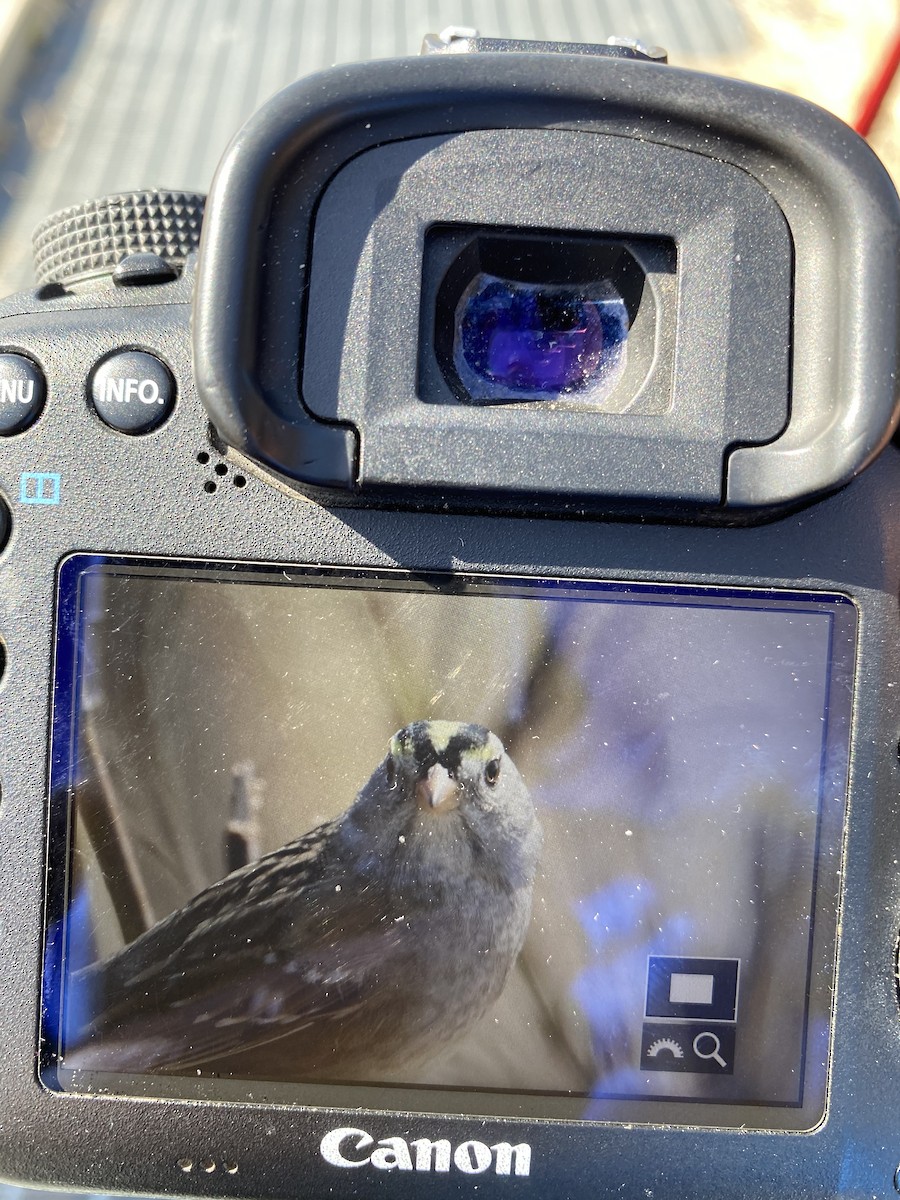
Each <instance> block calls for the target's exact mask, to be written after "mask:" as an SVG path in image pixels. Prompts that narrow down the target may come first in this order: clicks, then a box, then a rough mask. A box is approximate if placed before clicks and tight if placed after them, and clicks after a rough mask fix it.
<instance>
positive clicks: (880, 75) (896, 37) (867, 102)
mask: <svg viewBox="0 0 900 1200" xmlns="http://www.w3.org/2000/svg"><path fill="white" fill-rule="evenodd" d="M898 68H900V26H898V28H897V29H896V30H895V31H894V34H893V36H892V38H891V40H890V42H889V43H888V47H887V53H886V54H885V56H884V60H883V62H882V64H881V66H880V67H879V69H878V72H877V74H876V75H875V76H874V77H873V78H872V79H870V80H869V82H868V83H867V84H866V87H865V90H864V91H863V94H862V99H861V101H860V106H859V112H858V114H857V117H856V120H855V121H854V122H853V128H854V129H855V130H856V132H857V133H859V134H861V135H862V136H863V137H867V136H868V133H869V130H870V129H871V128H872V125H873V123H874V121H875V118H876V117H877V116H878V113H879V111H880V109H881V105H882V103H883V101H884V98H885V96H886V95H887V93H888V89H889V88H890V86H891V84H892V83H893V82H894V76H895V75H896V74H897V70H898Z"/></svg>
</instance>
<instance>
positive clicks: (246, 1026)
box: [66, 826, 405, 1070]
mask: <svg viewBox="0 0 900 1200" xmlns="http://www.w3.org/2000/svg"><path fill="white" fill-rule="evenodd" d="M334 828H335V827H334V826H324V827H322V828H321V829H318V830H314V831H313V832H312V833H310V834H308V835H307V836H306V837H305V838H302V839H300V841H299V842H294V843H292V844H291V845H289V846H286V847H284V848H283V849H282V850H279V851H276V852H275V853H274V854H270V855H267V856H266V857H265V858H263V859H260V860H258V861H257V862H256V863H253V864H251V865H250V866H248V867H245V868H242V869H241V870H240V871H236V872H234V873H233V874H232V875H229V876H227V877H226V878H225V879H223V880H221V881H220V882H219V883H218V884H216V885H214V886H213V887H212V888H209V889H207V890H206V891H205V892H203V893H201V894H200V895H199V896H198V897H196V898H195V899H194V900H193V901H191V902H190V903H189V904H187V905H186V906H185V907H184V908H182V909H180V910H178V912H176V913H174V914H173V915H172V916H171V917H169V918H167V919H166V920H165V921H162V922H160V924H159V925H157V926H154V927H153V928H152V929H150V930H148V931H147V933H146V934H144V935H142V936H141V937H140V938H138V939H136V941H135V942H133V943H131V945H130V946H127V947H125V948H124V949H123V950H122V951H121V952H120V953H119V954H117V955H115V956H113V957H112V958H111V959H108V960H106V961H104V962H102V963H97V964H94V965H93V966H92V967H90V968H88V969H86V970H85V971H84V972H81V973H79V974H80V978H79V977H78V976H76V978H75V980H74V982H73V988H74V990H75V991H76V992H80V995H79V996H78V999H77V1002H76V1003H75V1004H74V1005H73V1007H74V1008H75V1009H76V1010H80V1011H83V1012H86V1013H87V1014H88V1016H87V1019H86V1021H85V1022H84V1024H83V1025H82V1026H81V1028H80V1029H78V1030H76V1031H73V1033H72V1035H71V1036H70V1037H68V1038H67V1042H68V1046H69V1047H72V1049H71V1050H69V1049H68V1048H67V1052H66V1059H67V1063H69V1065H79V1064H76V1062H75V1060H76V1059H81V1060H85V1061H84V1062H83V1063H82V1064H81V1065H85V1066H88V1065H90V1066H92V1067H93V1069H96V1070H102V1069H108V1070H140V1069H145V1070H146V1069H150V1070H153V1069H156V1070H177V1069H179V1068H180V1067H183V1066H191V1065H193V1064H194V1063H196V1062H202V1061H209V1060H210V1059H211V1058H215V1057H217V1056H220V1055H222V1054H224V1053H230V1052H234V1051H235V1050H244V1049H250V1048H252V1047H253V1046H254V1045H261V1044H264V1043H267V1042H271V1041H272V1040H274V1039H277V1038H280V1037H284V1036H286V1035H287V1034H289V1033H293V1032H297V1031H298V1030H300V1029H302V1028H304V1027H312V1026H315V1025H317V1024H319V1023H321V1022H323V1021H328V1022H331V1021H340V1020H342V1019H344V1018H345V1017H346V1016H347V1015H349V1013H350V1012H352V1011H355V1009H356V1007H357V1006H358V1005H359V1004H360V1003H361V1002H362V1000H363V998H364V997H368V998H371V996H372V995H373V993H376V992H378V991H379V989H381V988H383V987H390V986H393V985H392V984H391V982H390V980H389V979H386V978H385V977H384V974H383V973H382V975H381V976H380V975H379V970H380V968H382V967H383V966H384V963H385V960H386V958H388V957H390V956H391V953H392V950H394V949H395V948H396V947H397V946H398V945H399V944H400V941H399V939H400V933H401V928H402V923H401V921H399V920H398V918H402V917H404V915H405V914H400V913H394V912H392V911H391V909H390V901H389V898H388V897H387V895H386V893H385V891H384V889H383V888H381V887H380V886H378V885H375V884H371V885H367V884H366V883H365V882H364V881H363V882H361V881H360V880H358V879H357V880H349V879H347V878H345V876H344V873H343V870H342V868H341V866H340V863H339V861H338V859H337V856H336V855H334V854H333V853H331V852H330V850H329V847H330V839H331V836H332V835H333V832H334ZM391 975H392V978H393V979H394V982H396V978H395V975H393V973H391ZM142 1046H145V1047H146V1049H144V1050H142V1049H141V1047H142ZM104 1047H106V1049H105V1050H104ZM147 1053H149V1054H150V1058H151V1059H152V1061H149V1060H148V1059H147V1058H146V1054H147ZM107 1059H109V1060H111V1061H112V1060H114V1061H115V1064H116V1065H102V1063H103V1062H105V1060H107ZM138 1060H141V1061H142V1065H138Z"/></svg>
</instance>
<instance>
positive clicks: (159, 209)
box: [33, 189, 206, 286]
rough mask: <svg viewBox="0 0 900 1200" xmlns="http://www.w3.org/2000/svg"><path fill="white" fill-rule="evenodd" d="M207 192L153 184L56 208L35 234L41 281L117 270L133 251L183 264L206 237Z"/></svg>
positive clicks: (67, 279)
mask: <svg viewBox="0 0 900 1200" xmlns="http://www.w3.org/2000/svg"><path fill="white" fill-rule="evenodd" d="M205 202H206V197H205V196H202V195H198V194H197V193H195V192H173V191H164V190H156V189H152V190H148V191H141V192H123V193H121V194H119V195H115V196H104V197H103V198H102V199H100V200H89V201H88V202H87V203H85V204H75V205H72V206H71V207H70V208H63V209H60V210H59V212H55V213H51V215H50V216H49V217H47V218H46V219H45V220H43V221H42V222H41V223H40V225H39V226H38V227H37V229H36V230H35V231H34V235H33V246H34V271H35V278H36V280H37V283H38V285H39V286H41V285H43V284H47V283H72V282H75V281H76V280H79V279H86V278H90V277H91V276H93V275H103V274H109V273H111V272H112V271H113V270H114V269H115V267H116V266H117V265H118V264H119V263H120V262H121V260H122V259H123V258H125V257H126V256H127V255H129V254H148V253H149V254H155V255H157V256H158V257H159V258H161V259H163V260H165V261H166V262H169V263H172V264H173V265H181V264H182V263H183V262H184V260H185V258H186V257H187V255H188V254H189V253H190V252H191V251H192V250H195V249H196V248H197V246H198V244H199V242H200V226H201V224H202V221H203V206H204V204H205Z"/></svg>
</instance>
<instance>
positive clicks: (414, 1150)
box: [319, 1128, 531, 1175]
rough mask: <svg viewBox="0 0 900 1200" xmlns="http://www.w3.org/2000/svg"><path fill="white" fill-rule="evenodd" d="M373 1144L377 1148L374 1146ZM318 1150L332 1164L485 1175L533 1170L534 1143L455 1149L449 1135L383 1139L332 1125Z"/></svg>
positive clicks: (464, 1145) (471, 1143) (465, 1145)
mask: <svg viewBox="0 0 900 1200" xmlns="http://www.w3.org/2000/svg"><path fill="white" fill-rule="evenodd" d="M373 1147H374V1148H373ZM319 1152H320V1153H321V1155H322V1157H323V1158H324V1159H325V1161H326V1162H327V1163H330V1164H331V1165H332V1166H333V1167H374V1168H375V1169H376V1170H377V1171H423V1172H424V1171H442V1172H446V1171H450V1170H451V1169H455V1170H457V1171H462V1173H463V1174H464V1175H483V1174H484V1173H485V1172H486V1171H490V1170H491V1168H493V1171H494V1174H495V1175H528V1174H530V1172H531V1147H530V1146H529V1145H528V1143H527V1142H520V1143H519V1145H518V1146H512V1145H510V1143H509V1142H498V1143H497V1144H496V1145H495V1146H486V1145H485V1143H484V1142H474V1141H469V1142H460V1144H459V1145H458V1146H457V1147H456V1148H455V1149H454V1148H453V1147H452V1146H451V1145H450V1142H449V1141H447V1139H446V1138H439V1139H438V1140H437V1141H434V1142H433V1141H431V1140H430V1139H428V1138H416V1139H415V1141H412V1142H408V1141H407V1140H406V1139H405V1138H402V1137H388V1138H382V1139H381V1141H380V1142H376V1141H375V1139H374V1138H373V1137H372V1136H371V1135H370V1134H368V1133H366V1131H365V1130H364V1129H351V1128H348V1129H332V1130H331V1132H330V1133H326V1134H325V1136H324V1137H323V1138H322V1141H321V1142H320V1143H319Z"/></svg>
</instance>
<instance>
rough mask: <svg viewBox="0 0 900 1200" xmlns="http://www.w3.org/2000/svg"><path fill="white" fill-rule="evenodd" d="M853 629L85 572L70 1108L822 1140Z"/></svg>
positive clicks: (540, 593)
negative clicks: (163, 1107) (188, 1100)
mask: <svg viewBox="0 0 900 1200" xmlns="http://www.w3.org/2000/svg"><path fill="white" fill-rule="evenodd" d="M855 626H856V614H855V609H854V607H853V605H852V604H851V603H850V602H849V601H847V600H846V599H844V598H842V597H840V596H837V595H831V594H825V593H793V592H792V593H789V592H777V591H770V592H763V591H758V590H750V589H730V590H729V589H714V588H698V587H694V588H690V587H675V586H661V585H641V584H627V585H626V584H613V583H600V582H591V581H573V580H555V579H553V580H548V579H525V578H493V577H487V576H482V577H476V576H459V575H454V576H449V575H447V576H441V575H429V576H411V575H409V574H406V573H403V572H400V571H394V572H390V571H380V572H379V571H371V572H368V571H349V570H345V569H333V570H329V569H323V568H300V567H284V568H282V567H272V566H252V565H246V564H211V563H207V564H203V563H191V562H175V561H156V560H148V559H125V558H120V559H113V558H99V557H90V556H87V555H79V556H75V557H72V558H70V559H68V560H66V562H65V563H64V564H63V565H62V567H61V570H60V576H59V597H58V628H57V646H56V674H55V684H54V721H53V754H52V772H51V795H50V803H51V810H50V811H51V822H50V846H49V862H48V867H49V871H48V877H49V880H50V883H49V890H48V904H47V914H48V916H47V932H46V947H45V970H44V976H45V984H44V1019H43V1029H42V1047H43V1049H42V1060H43V1067H42V1073H43V1077H44V1079H45V1081H46V1082H47V1083H48V1084H49V1085H50V1086H55V1087H60V1088H64V1089H69V1090H81V1091H92V1092H97V1091H106V1092H113V1093H120V1094H156V1095H179V1096H187V1097H191V1096H202V1097H205V1098H212V1099H216V1098H221V1099H229V1100H233V1099H242V1100H267V1101H276V1102H279V1103H281V1102H288V1103H291V1102H293V1103H302V1104H317V1105H322V1104H327V1105H335V1106H341V1105H343V1106H345V1107H350V1106H359V1105H363V1106H367V1105H368V1106H370V1107H374V1108H401V1109H411V1110H413V1111H435V1112H441V1111H444V1112H447V1111H450V1112H462V1113H473V1114H478V1113H484V1114H497V1113H499V1114H507V1115H528V1116H530V1117H534V1116H546V1117H558V1118H567V1119H581V1120H629V1121H635V1120H638V1121H640V1120H646V1121H653V1122H658V1121H662V1120H667V1121H679V1122H682V1123H689V1124H704V1123H705V1124H711V1123H715V1124H718V1125H722V1124H726V1125H729V1124H730V1125H734V1126H739V1125H745V1126H746V1125H753V1126H756V1127H761V1128H781V1129H794V1128H810V1127H811V1126H812V1125H814V1124H815V1123H816V1121H818V1120H820V1119H821V1118H822V1115H823V1112H824V1105H825V1086H826V1076H827V1058H828V1043H829V1013H830V1005H831V999H832V988H833V977H834V953H835V936H836V922H837V913H836V904H837V893H838V883H839V877H840V853H841V840H842V830H843V820H844V807H845V795H846V780H847V761H848V744H849V729H850V711H851V696H852V686H851V685H852V676H853V660H854V646H855Z"/></svg>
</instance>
